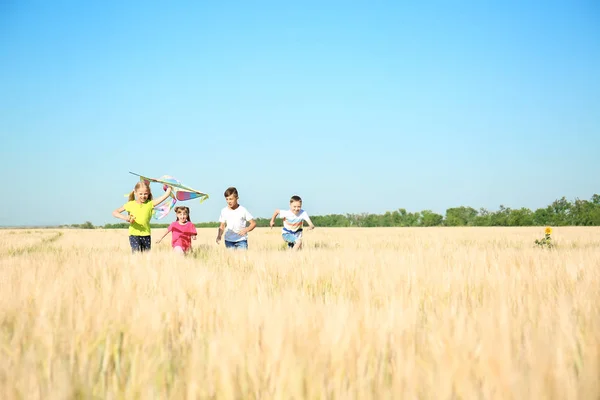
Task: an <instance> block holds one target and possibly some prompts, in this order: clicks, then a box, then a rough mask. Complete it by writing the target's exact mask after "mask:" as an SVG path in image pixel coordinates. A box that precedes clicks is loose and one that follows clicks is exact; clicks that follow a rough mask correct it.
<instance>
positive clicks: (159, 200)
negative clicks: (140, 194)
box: [152, 186, 171, 206]
mask: <svg viewBox="0 0 600 400" xmlns="http://www.w3.org/2000/svg"><path fill="white" fill-rule="evenodd" d="M170 194H171V186H167V191H166V192H165V194H163V195H162V196H160V197H159V198H158V199H156V200H152V205H154V206H157V205H159V204H160V203H162V202H163V201H165V200H166V199H167V197H169V195H170Z"/></svg>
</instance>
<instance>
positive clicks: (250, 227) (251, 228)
mask: <svg viewBox="0 0 600 400" xmlns="http://www.w3.org/2000/svg"><path fill="white" fill-rule="evenodd" d="M254 228H256V221H255V220H253V219H251V220H250V225H249V226H247V227H245V228H243V229H240V231H239V232H238V235H240V236H244V235H245V234H246V233H248V232H250V231H251V230H253V229H254Z"/></svg>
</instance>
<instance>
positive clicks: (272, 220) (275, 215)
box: [269, 209, 279, 228]
mask: <svg viewBox="0 0 600 400" xmlns="http://www.w3.org/2000/svg"><path fill="white" fill-rule="evenodd" d="M278 215H279V209H277V210H275V212H274V213H273V216H272V217H271V222H269V225H270V226H271V228H272V227H273V225H275V218H277V216H278Z"/></svg>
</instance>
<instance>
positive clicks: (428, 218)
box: [420, 210, 444, 226]
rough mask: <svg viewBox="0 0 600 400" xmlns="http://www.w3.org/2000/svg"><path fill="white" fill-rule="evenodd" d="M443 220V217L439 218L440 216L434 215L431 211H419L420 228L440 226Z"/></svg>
mask: <svg viewBox="0 0 600 400" xmlns="http://www.w3.org/2000/svg"><path fill="white" fill-rule="evenodd" d="M443 220H444V217H443V216H441V215H440V214H436V213H434V212H433V211H431V210H423V211H421V218H420V221H421V223H420V225H421V226H438V225H441V224H442V221H443Z"/></svg>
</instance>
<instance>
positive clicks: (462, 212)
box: [445, 207, 477, 226]
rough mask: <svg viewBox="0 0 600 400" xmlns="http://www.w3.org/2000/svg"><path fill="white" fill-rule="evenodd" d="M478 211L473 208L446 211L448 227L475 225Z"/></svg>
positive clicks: (457, 208)
mask: <svg viewBox="0 0 600 400" xmlns="http://www.w3.org/2000/svg"><path fill="white" fill-rule="evenodd" d="M476 216H477V210H475V209H474V208H472V207H455V208H449V209H447V210H446V221H445V225H446V226H469V225H474V222H475V217H476Z"/></svg>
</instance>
